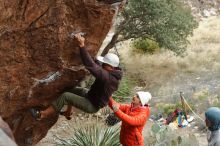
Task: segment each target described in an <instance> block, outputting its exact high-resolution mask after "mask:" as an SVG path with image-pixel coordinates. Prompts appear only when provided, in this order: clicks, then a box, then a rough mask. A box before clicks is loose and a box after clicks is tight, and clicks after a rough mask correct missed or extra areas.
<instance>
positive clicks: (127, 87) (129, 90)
mask: <svg viewBox="0 0 220 146" xmlns="http://www.w3.org/2000/svg"><path fill="white" fill-rule="evenodd" d="M134 86H135V81H134V80H133V79H132V78H130V77H128V76H126V75H123V78H122V80H121V82H120V85H119V88H118V90H117V91H115V93H114V95H113V98H114V99H115V100H116V101H119V102H122V101H124V100H125V99H124V98H125V97H129V96H132V94H133V88H134Z"/></svg>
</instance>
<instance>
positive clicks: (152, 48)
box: [133, 39, 159, 54]
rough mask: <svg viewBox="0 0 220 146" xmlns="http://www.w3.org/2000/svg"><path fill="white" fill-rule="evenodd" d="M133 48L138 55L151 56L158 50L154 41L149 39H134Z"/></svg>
mask: <svg viewBox="0 0 220 146" xmlns="http://www.w3.org/2000/svg"><path fill="white" fill-rule="evenodd" d="M133 48H135V50H137V51H138V52H140V53H143V52H144V53H148V54H153V53H154V52H156V51H158V50H159V46H158V44H157V43H156V42H155V41H152V40H149V39H136V40H134V42H133Z"/></svg>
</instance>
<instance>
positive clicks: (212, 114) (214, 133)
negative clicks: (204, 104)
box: [205, 107, 220, 146]
mask: <svg viewBox="0 0 220 146" xmlns="http://www.w3.org/2000/svg"><path fill="white" fill-rule="evenodd" d="M205 118H206V119H205V123H206V126H207V127H208V134H207V140H208V146H220V108H218V107H210V108H208V110H207V111H206V112H205Z"/></svg>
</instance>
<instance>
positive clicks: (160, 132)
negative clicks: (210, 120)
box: [146, 124, 199, 146]
mask: <svg viewBox="0 0 220 146" xmlns="http://www.w3.org/2000/svg"><path fill="white" fill-rule="evenodd" d="M147 139H148V140H147V143H146V144H147V146H155V145H157V146H168V145H169V146H196V145H199V142H198V140H197V139H196V137H195V135H193V134H188V135H187V134H182V133H180V134H178V133H177V132H176V131H173V130H171V129H170V128H169V126H166V125H162V126H160V125H158V124H154V125H152V127H151V131H150V137H148V138H147Z"/></svg>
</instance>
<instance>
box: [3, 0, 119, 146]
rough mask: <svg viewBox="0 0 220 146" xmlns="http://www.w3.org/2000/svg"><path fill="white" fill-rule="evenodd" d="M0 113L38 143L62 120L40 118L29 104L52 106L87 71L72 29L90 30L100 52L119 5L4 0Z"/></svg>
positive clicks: (26, 140)
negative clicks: (33, 114)
mask: <svg viewBox="0 0 220 146" xmlns="http://www.w3.org/2000/svg"><path fill="white" fill-rule="evenodd" d="M0 11H1V13H0V58H1V61H0V85H1V86H0V114H1V116H2V117H3V118H4V119H5V120H6V121H7V122H8V123H9V125H10V127H11V129H12V130H13V133H14V136H15V139H16V142H17V143H18V144H19V145H21V146H26V145H34V144H36V143H37V142H38V141H39V140H40V139H42V138H43V137H44V136H45V135H46V134H47V131H48V130H49V129H50V128H51V126H53V124H54V123H55V122H56V121H57V116H55V117H51V118H50V119H47V120H43V121H40V122H37V121H35V120H34V119H33V118H32V117H31V115H30V113H29V111H28V109H30V108H31V107H34V106H43V107H46V106H48V105H49V104H50V103H51V101H53V100H55V99H56V98H57V97H58V96H59V95H60V94H61V93H62V92H63V91H65V90H66V89H68V88H71V87H74V86H76V85H77V84H78V83H79V81H81V80H82V79H83V78H84V76H85V75H86V70H85V68H84V67H83V65H82V62H81V59H80V56H79V50H78V48H77V46H76V42H74V40H73V39H71V37H70V34H71V32H86V46H87V47H88V48H89V52H90V54H91V55H92V56H95V55H96V54H97V52H98V50H99V48H100V46H101V44H102V41H103V40H104V38H105V37H106V35H107V33H108V31H109V30H110V28H111V26H112V24H113V19H114V17H115V15H116V14H117V6H112V5H107V4H101V3H98V2H96V1H95V0H1V1H0Z"/></svg>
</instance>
